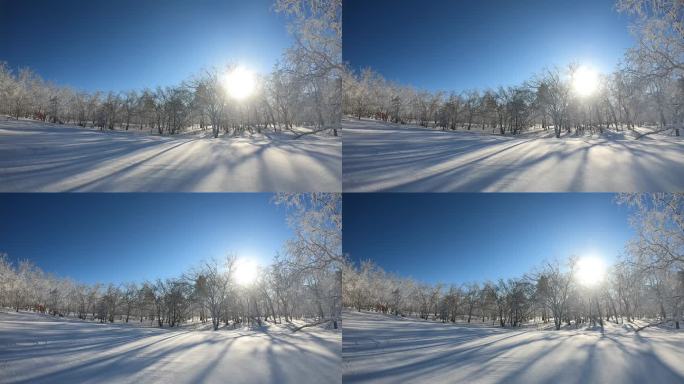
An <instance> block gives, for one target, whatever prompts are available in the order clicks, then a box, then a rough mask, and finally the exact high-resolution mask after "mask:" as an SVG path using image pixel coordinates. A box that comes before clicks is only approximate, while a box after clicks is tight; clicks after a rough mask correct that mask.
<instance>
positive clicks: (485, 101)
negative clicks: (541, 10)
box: [343, 0, 684, 137]
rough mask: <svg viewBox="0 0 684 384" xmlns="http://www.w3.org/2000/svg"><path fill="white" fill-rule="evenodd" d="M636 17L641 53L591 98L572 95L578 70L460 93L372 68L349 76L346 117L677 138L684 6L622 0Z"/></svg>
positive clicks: (682, 115) (683, 95)
mask: <svg viewBox="0 0 684 384" xmlns="http://www.w3.org/2000/svg"><path fill="white" fill-rule="evenodd" d="M616 7H617V9H618V10H619V11H621V12H623V13H626V14H629V15H632V16H634V19H635V23H634V25H633V27H632V29H633V31H634V32H635V36H636V38H637V41H638V43H637V46H636V48H633V49H630V50H629V51H628V52H627V53H626V55H625V63H624V64H623V65H621V66H619V67H618V68H617V69H616V70H615V71H614V72H613V73H610V74H607V75H603V76H601V77H600V79H599V82H598V86H597V89H596V90H595V91H594V92H593V93H592V94H591V95H579V94H577V93H576V92H573V89H572V80H573V78H574V77H575V76H576V75H577V74H578V70H579V69H580V66H579V65H577V64H575V63H573V64H570V65H568V66H567V67H565V68H558V67H554V68H548V69H546V70H544V71H542V72H540V73H538V74H536V75H534V76H533V77H532V78H530V79H529V80H528V81H525V82H524V83H523V84H520V85H516V86H508V87H503V86H502V87H498V88H497V89H482V90H479V89H470V90H464V91H463V92H442V91H438V92H429V91H424V90H419V89H415V88H413V87H410V86H405V85H401V84H396V83H394V82H391V81H388V80H386V79H385V78H384V77H383V76H382V75H380V74H379V73H377V72H375V71H373V70H372V69H370V68H366V69H363V70H361V71H360V72H358V73H355V72H354V71H351V70H348V71H347V72H346V73H345V75H344V80H343V82H344V87H343V89H344V95H343V99H344V102H343V105H344V113H345V114H346V115H349V116H354V117H356V118H358V119H361V118H373V119H377V120H382V121H385V122H393V123H400V124H418V125H421V126H424V127H431V128H437V129H442V130H457V129H465V130H471V129H479V130H487V131H490V132H492V133H498V134H519V133H521V132H523V131H525V130H529V129H532V128H536V129H542V130H553V134H554V136H555V137H561V135H562V134H564V133H566V134H567V133H573V132H574V133H575V134H577V135H581V134H585V133H592V134H593V133H602V132H603V131H604V130H614V131H621V130H625V129H632V130H633V129H634V127H635V126H647V125H651V126H657V127H659V129H658V130H657V131H669V132H671V133H672V134H674V135H677V136H679V134H680V129H681V127H682V125H683V124H684V102H683V101H682V100H684V21H683V20H684V9H683V8H682V7H681V5H679V4H678V2H676V1H675V2H672V1H668V0H657V1H650V0H648V1H647V0H619V1H618V2H617V4H616Z"/></svg>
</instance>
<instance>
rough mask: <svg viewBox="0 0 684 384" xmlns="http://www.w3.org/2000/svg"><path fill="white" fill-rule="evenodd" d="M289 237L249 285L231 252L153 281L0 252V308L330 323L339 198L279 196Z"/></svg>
mask: <svg viewBox="0 0 684 384" xmlns="http://www.w3.org/2000/svg"><path fill="white" fill-rule="evenodd" d="M274 200H275V203H276V204H278V205H282V206H284V207H286V209H288V212H289V213H288V215H289V219H288V221H289V222H290V223H291V225H292V227H293V229H294V232H295V234H296V235H295V237H294V238H293V239H291V240H289V241H288V242H287V244H285V246H284V253H283V255H277V256H276V257H275V258H274V261H273V263H271V264H270V265H267V266H264V267H262V268H260V269H259V271H258V275H257V277H256V279H255V281H253V282H252V283H250V284H238V283H237V281H236V276H235V273H236V263H237V260H238V259H237V257H236V256H234V255H231V256H227V257H226V258H225V259H222V260H215V259H211V260H207V261H204V262H202V263H200V264H199V265H196V266H194V267H192V268H190V269H188V270H187V271H186V272H184V273H182V274H181V275H180V276H176V277H170V278H166V279H157V280H155V281H144V282H129V283H123V284H120V285H117V284H102V283H97V284H85V283H80V282H77V281H74V280H72V279H69V278H62V277H59V276H55V275H52V274H49V273H45V272H44V271H42V270H41V269H40V268H39V267H38V266H36V265H35V264H33V263H32V262H31V261H28V260H22V261H18V262H16V263H14V262H12V261H11V260H10V259H9V257H8V255H6V254H0V306H3V307H8V308H13V309H14V310H15V311H20V310H23V311H34V312H39V313H46V314H50V315H53V316H72V317H77V318H80V319H83V320H91V321H99V322H102V323H106V322H110V323H112V322H126V323H128V322H133V321H135V322H138V323H146V324H150V325H155V326H159V327H176V326H180V325H182V324H184V323H186V322H188V321H200V322H202V323H208V322H211V323H212V326H213V329H214V330H217V329H218V328H219V327H220V326H221V325H222V324H223V325H226V326H232V327H236V326H239V325H244V324H246V325H262V324H263V323H264V322H270V323H274V324H276V323H277V324H280V323H283V322H285V323H290V322H292V320H294V319H303V320H306V321H307V322H308V323H306V324H305V326H307V325H314V324H315V325H318V324H323V323H329V324H330V325H331V326H332V327H334V328H338V327H339V321H340V313H341V280H342V276H341V269H340V263H339V261H340V260H342V256H341V253H342V251H341V226H340V225H339V224H338V223H341V197H340V195H339V194H281V195H278V196H276V197H275V199H274Z"/></svg>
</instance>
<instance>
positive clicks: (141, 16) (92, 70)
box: [0, 0, 291, 91]
mask: <svg viewBox="0 0 684 384" xmlns="http://www.w3.org/2000/svg"><path fill="white" fill-rule="evenodd" d="M272 4H273V1H272V0H250V1H240V0H193V1H186V0H145V1H141V0H116V1H105V0H95V1H93V0H91V1H82V0H59V1H53V0H21V1H16V0H0V60H2V61H7V62H8V63H9V64H10V66H11V67H13V68H18V67H24V66H28V67H30V68H32V69H34V70H35V71H36V72H38V73H39V74H40V75H41V76H43V77H44V78H45V79H47V80H51V81H53V82H55V83H58V84H61V85H70V86H73V87H75V88H78V89H86V90H95V89H99V90H115V91H118V90H125V89H133V88H135V89H138V88H142V87H155V86H158V85H162V86H163V85H171V84H176V83H179V82H180V81H182V80H184V79H186V78H187V77H188V76H190V75H193V74H195V73H197V72H198V71H199V70H201V69H202V68H207V67H210V66H212V65H222V64H225V63H227V62H232V63H239V64H242V65H245V66H248V67H250V68H254V70H256V71H259V72H266V71H269V70H270V69H271V68H272V66H273V64H274V63H275V62H276V61H277V60H278V59H279V58H280V57H281V54H282V53H283V50H284V49H285V48H287V47H288V46H290V42H291V37H290V36H289V34H288V33H287V28H286V20H285V17H284V16H283V15H280V14H276V13H275V12H274V11H272V9H271V7H272Z"/></svg>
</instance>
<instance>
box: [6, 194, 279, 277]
mask: <svg viewBox="0 0 684 384" xmlns="http://www.w3.org/2000/svg"><path fill="white" fill-rule="evenodd" d="M271 198H272V195H271V194H261V193H246V194H239V193H225V194H203V193H190V194H182V193H179V194H154V193H143V194H127V193H121V194H101V193H95V194H2V196H0V252H6V253H8V254H9V257H10V258H11V259H13V260H18V259H29V260H31V261H33V262H34V263H36V264H37V265H38V266H39V267H41V268H42V269H43V270H45V271H47V272H52V273H55V274H57V275H60V276H69V277H72V278H74V279H76V280H79V281H83V282H88V283H93V282H114V283H120V282H125V281H142V280H144V279H156V278H165V277H172V276H178V275H180V274H181V273H182V272H184V271H186V270H187V268H188V267H191V266H194V265H196V264H197V263H198V262H199V261H201V260H206V259H209V258H211V257H215V258H221V257H223V256H225V255H227V254H228V253H230V252H233V253H235V254H236V255H237V256H239V257H245V258H252V259H255V260H257V261H258V262H259V263H260V264H262V265H263V264H267V263H268V262H269V261H270V260H271V259H272V257H273V256H274V255H275V253H276V252H277V251H280V250H282V246H283V243H284V242H285V241H286V240H287V239H288V238H289V237H290V236H291V234H292V232H291V230H290V228H289V227H288V225H287V223H286V212H285V209H284V208H283V207H280V206H276V205H275V204H273V203H271Z"/></svg>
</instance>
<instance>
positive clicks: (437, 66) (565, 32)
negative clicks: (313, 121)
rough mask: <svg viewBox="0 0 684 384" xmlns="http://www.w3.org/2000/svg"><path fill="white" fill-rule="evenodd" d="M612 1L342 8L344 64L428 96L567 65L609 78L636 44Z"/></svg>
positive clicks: (353, 3)
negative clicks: (371, 71) (430, 92)
mask: <svg viewBox="0 0 684 384" xmlns="http://www.w3.org/2000/svg"><path fill="white" fill-rule="evenodd" d="M614 4H615V0H573V1H567V0H523V1H509V0H487V1H451V0H442V1H436V0H435V1H433V0H431V1H425V0H405V1H392V0H374V1H364V0H345V1H344V4H343V7H344V8H343V9H344V17H343V41H344V45H343V58H344V60H345V61H347V62H349V63H350V64H351V65H352V67H354V68H356V69H360V68H365V67H371V68H373V69H375V70H377V71H378V72H380V73H381V74H383V75H384V76H385V77H386V78H387V79H390V80H393V81H396V82H399V83H401V84H407V85H413V86H416V87H418V88H422V89H428V90H449V91H450V90H456V91H462V90H465V89H469V88H480V89H481V88H489V87H491V88H495V87H497V86H499V85H515V84H519V83H521V82H523V81H525V80H527V79H529V78H530V77H531V76H532V74H533V73H536V72H539V71H540V70H542V69H543V68H544V67H547V66H549V67H550V66H553V65H559V66H565V65H567V64H569V63H570V62H579V63H583V64H586V65H590V66H592V67H594V68H596V69H597V70H599V71H602V72H607V71H610V70H612V69H613V68H614V66H615V65H616V64H617V63H618V62H619V61H620V60H621V59H622V58H623V55H624V53H625V50H626V49H627V48H628V47H630V46H632V45H633V44H634V39H633V38H632V36H631V35H630V33H629V29H628V25H629V20H628V17H627V16H625V15H622V14H619V13H617V11H615V10H614Z"/></svg>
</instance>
